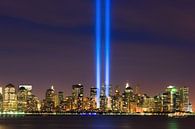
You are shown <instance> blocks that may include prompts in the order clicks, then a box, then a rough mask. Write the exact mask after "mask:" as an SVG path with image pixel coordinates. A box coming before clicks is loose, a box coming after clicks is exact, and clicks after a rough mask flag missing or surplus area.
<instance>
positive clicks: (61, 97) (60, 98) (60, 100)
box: [58, 91, 64, 104]
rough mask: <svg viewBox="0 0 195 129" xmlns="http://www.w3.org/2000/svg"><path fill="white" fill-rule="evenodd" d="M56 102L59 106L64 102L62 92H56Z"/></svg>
mask: <svg viewBox="0 0 195 129" xmlns="http://www.w3.org/2000/svg"><path fill="white" fill-rule="evenodd" d="M58 101H59V104H61V103H63V102H64V92H62V91H60V92H58Z"/></svg>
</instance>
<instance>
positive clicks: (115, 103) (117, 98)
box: [112, 87, 123, 112]
mask: <svg viewBox="0 0 195 129" xmlns="http://www.w3.org/2000/svg"><path fill="white" fill-rule="evenodd" d="M122 110H123V99H122V96H121V94H120V89H119V87H116V89H115V92H114V95H113V96H112V112H122Z"/></svg>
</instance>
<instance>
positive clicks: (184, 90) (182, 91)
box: [179, 87, 190, 112]
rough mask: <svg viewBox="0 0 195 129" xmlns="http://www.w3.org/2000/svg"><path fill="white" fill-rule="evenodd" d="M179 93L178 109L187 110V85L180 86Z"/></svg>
mask: <svg viewBox="0 0 195 129" xmlns="http://www.w3.org/2000/svg"><path fill="white" fill-rule="evenodd" d="M179 95H180V100H181V101H180V111H183V112H189V104H190V101H189V88H188V87H182V88H180V89H179Z"/></svg>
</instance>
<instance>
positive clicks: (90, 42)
mask: <svg viewBox="0 0 195 129" xmlns="http://www.w3.org/2000/svg"><path fill="white" fill-rule="evenodd" d="M74 2H75V1H74V0H68V1H61V2H59V3H57V2H55V3H54V2H52V1H50V0H47V1H44V0H43V1H41V2H40V1H36V0H35V1H33V2H30V3H27V2H26V1H23V0H22V1H20V2H14V1H11V0H8V1H7V0H3V1H1V2H0V28H1V30H0V37H1V38H0V57H1V60H0V63H1V66H0V86H1V85H6V84H8V83H10V82H11V83H13V84H17V85H18V84H20V83H30V84H32V85H33V86H34V87H35V88H34V89H35V91H34V92H35V93H37V94H38V96H40V97H41V98H42V97H43V95H42V93H43V92H44V89H46V88H47V87H49V86H50V85H54V86H56V87H57V88H58V89H59V90H63V89H64V90H65V91H67V94H70V91H69V88H70V86H71V85H72V84H77V83H81V84H83V85H84V86H86V87H87V89H89V88H90V87H92V86H94V87H95V85H96V77H95V74H96V72H95V65H96V63H95V30H94V28H95V24H94V23H95V13H96V12H95V1H94V2H92V1H90V0H86V1H85V2H79V1H76V2H78V4H75V3H74ZM194 4H195V3H194V2H193V1H187V2H182V1H177V2H171V1H168V0H164V1H154V0H151V1H148V2H144V1H136V2H132V1H128V0H122V1H117V0H113V1H112V12H111V14H112V15H111V18H112V24H111V25H112V29H111V33H112V36H111V41H112V50H111V51H112V53H111V70H110V71H111V78H110V82H111V84H112V85H118V84H119V85H121V84H123V83H125V82H127V81H128V82H130V83H132V84H136V83H138V84H140V86H141V87H142V89H143V91H145V92H147V93H149V94H150V95H154V94H155V93H156V92H158V91H159V89H162V90H163V88H164V87H166V86H168V85H176V86H188V87H190V89H191V92H190V93H191V94H190V97H191V98H192V101H193V102H192V103H195V99H194V98H195V95H194V94H193V93H195V88H194V85H195V80H194V76H195V68H194V66H195V64H194V63H195V60H194V59H195V57H194V55H195V53H194V51H195V46H194V41H195V39H194V33H193V32H194V16H193V15H192V14H193V13H194V12H195V10H194V8H193V7H192V5H194ZM37 5H38V7H37ZM154 10H155V11H154ZM181 10H182V11H181ZM103 63H105V62H103ZM102 83H104V81H101V84H102ZM151 89H153V90H151Z"/></svg>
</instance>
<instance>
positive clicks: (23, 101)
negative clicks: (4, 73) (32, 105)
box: [17, 87, 28, 112]
mask: <svg viewBox="0 0 195 129" xmlns="http://www.w3.org/2000/svg"><path fill="white" fill-rule="evenodd" d="M27 96H28V91H27V89H26V88H25V87H19V90H18V93H17V102H18V111H19V112H26V109H27Z"/></svg>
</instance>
